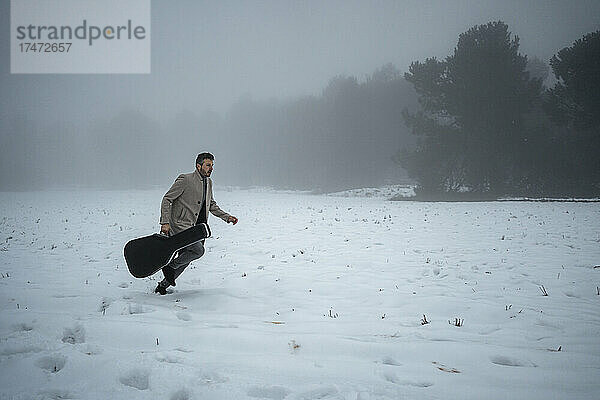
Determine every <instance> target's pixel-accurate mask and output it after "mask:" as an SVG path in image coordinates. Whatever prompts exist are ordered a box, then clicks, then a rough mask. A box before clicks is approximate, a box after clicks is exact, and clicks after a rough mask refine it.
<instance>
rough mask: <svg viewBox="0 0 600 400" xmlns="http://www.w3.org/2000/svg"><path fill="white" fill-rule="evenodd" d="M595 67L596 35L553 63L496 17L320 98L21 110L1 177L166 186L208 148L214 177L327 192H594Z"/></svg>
mask: <svg viewBox="0 0 600 400" xmlns="http://www.w3.org/2000/svg"><path fill="white" fill-rule="evenodd" d="M550 68H551V71H552V72H553V75H554V77H555V79H554V81H553V83H552V85H549V86H551V87H549V88H547V87H546V86H544V83H547V82H548V81H549V80H551V79H552V77H551V76H550V72H551V71H550ZM599 68H600V33H599V32H594V33H590V34H588V35H586V36H585V37H583V38H581V39H579V40H577V41H576V42H575V43H574V44H573V45H572V46H570V47H567V48H565V49H562V50H561V51H559V52H558V53H557V54H556V55H555V56H554V57H553V58H552V59H551V60H550V63H549V64H547V63H546V62H544V61H542V60H539V59H537V58H535V57H532V58H528V57H527V56H526V55H523V54H521V53H519V39H518V37H515V36H513V35H512V33H511V32H510V31H509V29H508V26H507V25H506V24H504V23H503V22H490V23H488V24H486V25H479V26H475V27H473V28H471V29H470V30H468V31H467V32H465V33H463V34H461V35H460V36H459V38H458V43H457V45H456V48H455V49H454V52H453V53H452V54H451V55H450V56H448V57H447V58H445V59H444V60H438V59H436V58H428V59H426V60H425V61H423V62H421V61H416V62H413V63H412V64H411V65H410V67H409V69H408V72H407V73H405V74H402V73H401V72H400V71H399V70H398V69H397V68H396V67H395V66H393V65H391V64H388V65H385V66H383V67H381V68H380V69H378V70H376V71H375V72H374V73H372V74H371V75H369V76H367V77H364V78H363V79H358V78H356V77H353V76H338V77H335V78H333V79H331V80H330V82H329V84H328V85H327V87H326V88H324V89H323V90H322V92H321V93H320V94H318V95H315V96H306V97H300V98H292V99H273V100H260V101H256V100H253V99H252V98H251V97H250V96H245V97H242V98H241V99H240V100H239V101H238V102H237V103H236V104H234V105H233V106H232V107H231V108H230V109H229V111H228V112H227V113H226V114H224V115H221V114H217V113H213V112H208V111H207V112H204V113H197V112H192V111H185V110H184V111H182V112H180V113H179V114H177V115H175V116H173V117H172V118H170V119H168V120H158V119H157V117H155V116H154V115H148V114H145V113H144V112H142V111H139V110H134V109H130V110H123V111H122V112H121V113H119V114H118V115H115V116H113V117H110V118H97V119H96V120H93V121H88V120H86V123H87V125H86V126H78V125H75V124H74V123H71V122H70V121H69V119H68V118H65V119H63V120H61V121H60V122H57V123H53V124H46V123H43V122H41V121H37V120H35V119H34V118H33V117H32V115H34V114H33V113H23V114H18V113H16V114H13V115H10V116H8V117H7V118H3V119H2V120H1V121H0V125H1V126H0V128H1V129H2V131H3V134H2V135H1V136H0V149H1V151H2V154H3V155H4V156H3V157H0V188H1V189H2V190H10V189H43V188H48V187H65V186H67V187H68V186H79V187H100V188H140V187H148V186H158V187H162V188H164V187H167V186H168V185H169V184H170V183H171V181H172V180H173V178H174V177H175V176H176V174H177V173H180V172H186V171H190V170H192V169H193V168H194V164H193V160H194V159H195V155H196V154H197V153H198V152H201V151H211V152H213V153H215V155H216V157H217V159H216V163H215V165H216V169H215V177H218V180H219V184H229V185H239V186H274V187H278V188H294V189H305V190H313V191H327V192H331V191H337V190H343V189H347V188H356V187H367V186H379V185H382V184H388V183H404V182H406V181H407V179H409V177H410V178H411V179H412V182H415V183H416V184H417V185H418V187H417V192H418V194H419V195H420V196H422V197H423V198H443V199H448V198H452V197H455V198H465V197H471V198H495V197H498V196H505V195H519V196H521V195H525V196H565V195H566V196H597V195H599V194H600V186H599V184H600V158H599V157H598V152H599V150H600V146H599V144H600V143H599V141H600V104H599V103H600V100H599V99H600V97H599V96H600V70H599ZM290 79H293V78H290Z"/></svg>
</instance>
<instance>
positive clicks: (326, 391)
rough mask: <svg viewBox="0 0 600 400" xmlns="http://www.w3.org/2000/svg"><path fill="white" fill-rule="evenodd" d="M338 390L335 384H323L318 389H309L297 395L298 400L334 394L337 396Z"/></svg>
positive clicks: (314, 398) (320, 397)
mask: <svg viewBox="0 0 600 400" xmlns="http://www.w3.org/2000/svg"><path fill="white" fill-rule="evenodd" d="M337 394H338V390H337V389H336V388H335V387H333V386H323V387H320V388H317V389H313V390H309V391H308V392H304V393H300V394H299V395H298V396H297V399H298V400H316V399H326V398H330V397H332V396H336V395H337Z"/></svg>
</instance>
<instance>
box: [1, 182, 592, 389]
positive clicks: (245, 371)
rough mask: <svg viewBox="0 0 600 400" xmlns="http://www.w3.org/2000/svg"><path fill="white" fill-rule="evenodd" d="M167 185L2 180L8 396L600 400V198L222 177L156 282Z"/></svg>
mask: <svg viewBox="0 0 600 400" xmlns="http://www.w3.org/2000/svg"><path fill="white" fill-rule="evenodd" d="M162 195H163V192H162V191H123V192H117V191H115V192H37V193H0V211H1V213H0V307H1V311H0V398H1V399H102V400H107V399H167V400H186V399H263V398H264V399H275V400H278V399H284V398H285V399H352V400H356V399H361V400H365V399H404V398H406V399H528V400H532V399H543V400H550V399H597V398H600V379H599V377H600V295H599V294H598V290H599V289H598V286H600V268H594V266H597V265H600V228H599V227H600V203H531V202H491V203H413V202H389V201H386V200H384V199H383V198H381V197H378V196H373V197H341V196H325V195H318V196H317V195H310V194H304V193H302V194H298V193H278V192H274V191H265V192H261V191H244V190H232V191H221V192H216V193H215V197H216V199H217V201H218V203H219V205H220V206H221V208H223V209H224V210H226V211H229V212H231V213H232V214H233V215H236V216H237V217H239V218H240V222H239V224H238V225H236V226H232V225H227V224H225V223H223V222H222V221H221V220H218V219H216V218H214V217H211V220H210V221H209V222H210V223H211V228H212V231H213V238H211V239H208V240H207V252H206V254H205V255H204V257H203V258H201V259H200V260H197V261H195V262H194V263H193V264H192V265H191V266H190V268H189V269H188V270H187V271H185V273H184V274H183V275H182V276H181V277H180V279H179V280H178V283H177V286H176V287H174V288H173V292H172V293H171V294H169V295H166V296H159V295H156V294H154V293H153V290H154V287H155V286H156V279H159V278H162V275H161V274H160V273H159V274H157V275H156V276H154V277H152V278H147V279H141V280H136V279H134V278H132V277H131V276H130V275H129V273H128V271H127V268H126V266H125V262H124V260H123V256H122V249H123V246H124V244H125V243H126V242H127V241H128V240H130V239H132V238H135V237H139V236H143V235H147V234H150V233H152V232H156V231H157V230H158V225H157V221H158V211H159V204H160V199H161V197H162ZM541 287H543V288H544V290H545V291H546V292H547V294H548V295H547V296H545V295H544V294H543V293H542V289H541ZM424 316H425V317H424ZM424 318H425V319H426V321H428V322H429V323H425V324H423V322H424ZM455 322H459V323H460V322H462V326H455Z"/></svg>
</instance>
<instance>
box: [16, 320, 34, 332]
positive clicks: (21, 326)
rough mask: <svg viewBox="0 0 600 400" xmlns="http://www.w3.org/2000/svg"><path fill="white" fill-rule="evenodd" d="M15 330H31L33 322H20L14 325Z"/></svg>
mask: <svg viewBox="0 0 600 400" xmlns="http://www.w3.org/2000/svg"><path fill="white" fill-rule="evenodd" d="M13 330H14V331H15V332H31V331H32V330H33V323H29V322H19V323H18V324H14V325H13Z"/></svg>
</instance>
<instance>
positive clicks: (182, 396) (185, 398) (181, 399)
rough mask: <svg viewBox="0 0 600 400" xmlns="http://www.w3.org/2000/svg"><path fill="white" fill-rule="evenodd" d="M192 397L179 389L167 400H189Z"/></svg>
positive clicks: (185, 390) (186, 391)
mask: <svg viewBox="0 0 600 400" xmlns="http://www.w3.org/2000/svg"><path fill="white" fill-rule="evenodd" d="M191 398H192V395H191V393H190V391H189V390H187V389H179V390H178V391H176V392H175V393H173V394H172V395H171V397H169V400H190V399H191Z"/></svg>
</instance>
